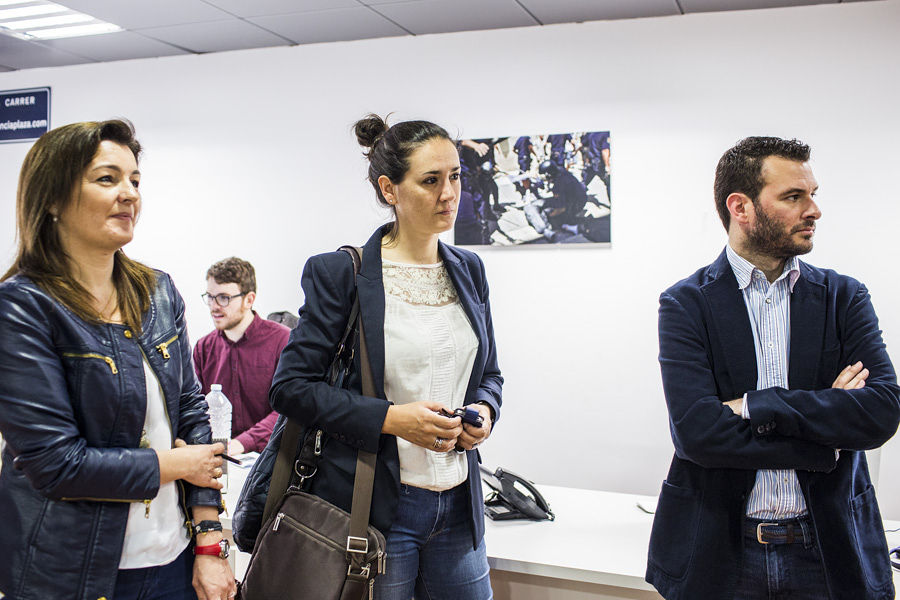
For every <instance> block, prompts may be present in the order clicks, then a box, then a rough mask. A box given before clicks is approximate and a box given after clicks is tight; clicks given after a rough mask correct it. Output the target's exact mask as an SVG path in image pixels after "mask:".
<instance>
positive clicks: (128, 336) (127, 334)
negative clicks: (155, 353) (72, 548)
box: [100, 329, 131, 600]
mask: <svg viewBox="0 0 900 600" xmlns="http://www.w3.org/2000/svg"><path fill="white" fill-rule="evenodd" d="M125 337H127V338H128V339H129V340H130V339H131V330H130V329H126V330H125ZM100 600H106V599H105V598H100Z"/></svg>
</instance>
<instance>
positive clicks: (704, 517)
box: [647, 252, 900, 600]
mask: <svg viewBox="0 0 900 600" xmlns="http://www.w3.org/2000/svg"><path fill="white" fill-rule="evenodd" d="M790 303H791V304H790V310H791V323H790V329H791V331H790V334H791V338H790V339H791V343H790V356H789V361H788V362H789V372H788V381H789V387H790V389H784V388H779V387H771V388H768V389H764V390H756V382H757V366H756V353H755V350H754V343H753V333H752V330H751V327H750V319H749V316H748V315H747V308H746V305H745V304H744V298H743V294H742V291H741V290H740V289H739V287H738V283H737V280H736V279H735V276H734V272H733V271H732V269H731V265H730V264H729V262H728V259H727V258H726V255H725V252H722V254H721V255H720V256H719V258H718V259H717V260H716V261H715V262H714V263H713V264H711V265H709V266H707V267H704V268H703V269H700V270H699V271H697V272H696V273H694V274H693V275H692V276H690V277H688V278H687V279H684V280H682V281H680V282H678V283H676V284H675V285H674V286H672V287H671V288H669V289H668V290H666V291H665V292H664V293H663V294H662V296H661V297H660V308H659V362H660V366H661V369H662V379H663V389H664V392H665V396H666V403H667V405H668V409H669V424H670V429H671V432H672V441H673V442H674V445H675V456H674V458H673V459H672V464H671V467H670V469H669V474H668V477H667V479H666V480H665V481H664V482H663V486H662V492H661V493H660V497H659V504H658V508H657V512H656V516H655V518H654V521H653V530H652V533H651V536H650V551H649V558H648V566H647V581H648V582H650V583H652V584H653V585H654V586H655V587H656V588H657V589H658V590H659V592H660V593H661V594H662V595H663V596H664V597H665V598H667V599H669V600H679V599H685V600H687V599H689V600H696V599H698V598H703V599H704V600H718V599H722V600H725V599H728V600H730V599H731V598H732V597H733V596H734V589H735V586H736V584H737V578H738V574H739V572H740V567H741V562H742V544H743V537H742V524H743V519H744V513H745V509H746V502H747V498H748V496H749V494H750V491H751V489H752V487H753V484H754V482H755V479H756V470H757V469H796V471H797V477H798V480H799V482H800V487H801V489H802V491H803V495H804V497H805V498H806V503H807V507H808V509H809V517H810V519H811V520H812V523H813V525H814V527H815V531H816V535H817V540H818V544H819V549H820V552H821V555H822V560H823V562H824V568H825V577H826V582H827V585H828V589H829V590H830V595H831V599H832V600H875V599H878V600H882V599H884V600H887V599H889V598H893V597H894V586H893V583H892V578H891V566H890V563H889V560H888V549H887V544H886V541H885V536H884V533H883V530H882V523H881V515H880V513H879V511H878V504H877V502H876V501H875V490H874V488H873V487H872V483H871V481H870V479H869V472H868V467H867V465H866V457H865V453H864V452H863V450H867V449H871V448H877V447H879V446H881V445H882V444H883V443H885V442H886V441H887V440H888V439H889V438H890V437H891V436H892V435H893V434H894V432H895V431H896V430H897V424H898V422H900V388H898V386H897V377H896V374H895V372H894V368H893V366H892V365H891V361H890V358H889V357H888V355H887V351H886V349H885V345H884V342H883V341H882V338H881V330H880V329H878V319H877V317H876V316H875V311H874V309H873V308H872V303H871V301H870V299H869V293H868V291H867V290H866V288H865V286H864V285H862V284H861V283H860V282H858V281H856V280H854V279H852V278H850V277H846V276H843V275H839V274H838V273H835V272H834V271H830V270H824V269H818V268H816V267H812V266H810V265H808V264H806V263H803V262H801V263H800V277H799V279H798V280H797V282H796V284H795V286H794V290H793V293H792V294H791V300H790ZM858 360H861V361H862V363H863V365H864V366H865V367H866V368H868V369H869V372H870V374H869V377H868V380H867V381H866V386H865V387H864V388H863V389H858V390H842V389H832V388H831V384H832V383H833V381H834V379H835V378H836V377H837V375H838V374H839V373H840V371H841V370H842V368H843V367H845V366H846V365H849V364H851V363H854V362H856V361H858ZM744 393H747V394H748V399H747V402H748V405H749V408H750V420H749V421H745V420H743V419H741V417H739V416H737V415H735V414H734V413H733V412H732V411H731V409H730V408H729V407H727V406H725V405H724V404H723V402H725V401H728V400H733V399H735V398H741V397H742V396H743V395H744ZM835 449H840V459H839V460H837V461H835V453H834V450H835Z"/></svg>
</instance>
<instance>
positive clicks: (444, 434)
mask: <svg viewBox="0 0 900 600" xmlns="http://www.w3.org/2000/svg"><path fill="white" fill-rule="evenodd" d="M442 408H444V405H443V404H441V403H440V402H432V401H430V400H422V401H419V402H411V403H410V404H393V405H391V406H389V407H388V411H387V415H386V416H385V418H384V425H382V427H381V432H382V433H389V434H391V435H396V436H397V437H401V438H403V439H404V440H406V441H408V442H412V443H413V444H415V445H416V446H421V447H422V448H427V449H428V450H433V451H434V452H449V451H451V450H453V448H454V447H455V446H456V442H457V438H458V437H459V436H460V435H461V434H462V433H463V428H462V425H461V421H460V418H459V417H445V416H444V415H442V414H440V410H441V409H442Z"/></svg>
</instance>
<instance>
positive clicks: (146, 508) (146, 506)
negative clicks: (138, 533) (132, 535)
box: [144, 499, 153, 519]
mask: <svg viewBox="0 0 900 600" xmlns="http://www.w3.org/2000/svg"><path fill="white" fill-rule="evenodd" d="M151 502H153V500H152V499H150V500H144V518H145V519H149V518H150V503H151Z"/></svg>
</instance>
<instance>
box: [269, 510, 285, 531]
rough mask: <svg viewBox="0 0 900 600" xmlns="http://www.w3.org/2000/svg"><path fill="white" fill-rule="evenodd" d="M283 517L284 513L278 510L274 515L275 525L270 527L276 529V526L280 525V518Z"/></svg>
mask: <svg viewBox="0 0 900 600" xmlns="http://www.w3.org/2000/svg"><path fill="white" fill-rule="evenodd" d="M283 518H284V513H283V512H280V513H278V515H277V516H276V517H275V525H274V526H273V527H272V531H278V526H279V525H281V519H283Z"/></svg>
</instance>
